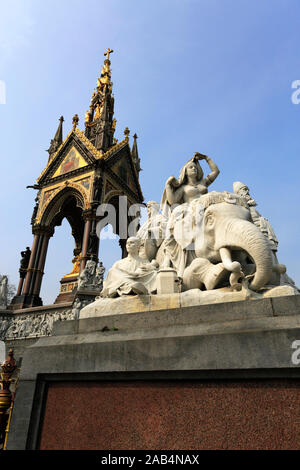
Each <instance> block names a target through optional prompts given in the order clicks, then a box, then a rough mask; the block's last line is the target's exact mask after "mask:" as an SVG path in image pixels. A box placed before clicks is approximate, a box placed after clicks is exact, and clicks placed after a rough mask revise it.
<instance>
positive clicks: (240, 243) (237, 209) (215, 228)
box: [156, 191, 285, 291]
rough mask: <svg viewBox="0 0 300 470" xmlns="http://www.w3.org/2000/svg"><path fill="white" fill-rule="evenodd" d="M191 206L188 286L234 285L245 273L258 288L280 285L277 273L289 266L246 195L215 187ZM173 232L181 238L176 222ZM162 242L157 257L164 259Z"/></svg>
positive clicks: (251, 287) (251, 284)
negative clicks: (278, 257) (280, 261)
mask: <svg viewBox="0 0 300 470" xmlns="http://www.w3.org/2000/svg"><path fill="white" fill-rule="evenodd" d="M188 210H189V213H190V218H191V219H193V220H192V221H191V223H190V227H191V230H189V231H186V233H187V234H188V237H190V243H189V245H188V246H187V241H186V240H185V245H184V248H183V252H184V251H188V250H189V256H186V259H189V261H188V262H187V264H186V267H185V270H184V273H183V289H184V290H189V289H193V288H206V289H207V290H210V289H214V288H216V287H220V284H221V285H223V286H224V285H229V283H230V284H231V285H232V286H233V285H237V284H238V282H239V281H241V279H242V278H243V277H245V276H249V288H250V289H251V290H253V291H258V290H260V289H261V288H262V287H264V286H265V285H267V284H268V285H279V283H280V282H279V281H278V279H279V278H280V276H279V277H278V275H277V277H276V276H274V274H278V273H284V272H285V267H284V266H283V265H277V266H276V265H274V258H273V256H272V250H271V247H270V244H269V242H268V240H267V239H266V237H265V236H264V235H263V234H262V232H261V231H260V230H259V229H258V227H256V226H255V224H254V223H253V222H252V220H251V215H250V210H249V207H248V205H247V202H246V201H245V199H243V198H242V197H240V196H237V195H234V194H232V193H228V192H223V193H218V192H216V191H212V192H210V193H208V194H205V195H203V196H201V197H200V198H198V199H196V200H194V201H192V202H191V203H190V204H189V208H188ZM199 214H201V216H200V217H197V215H199ZM174 232H175V235H174V233H173V237H174V238H175V239H176V227H175V230H174ZM180 243H181V241H180V240H178V245H180ZM163 245H164V244H163ZM163 245H162V246H161V248H160V250H158V253H157V256H156V259H157V260H158V261H161V260H162V258H163V250H164V246H163ZM191 255H192V256H191ZM173 264H174V263H173ZM174 267H175V268H176V266H174ZM274 279H275V281H274Z"/></svg>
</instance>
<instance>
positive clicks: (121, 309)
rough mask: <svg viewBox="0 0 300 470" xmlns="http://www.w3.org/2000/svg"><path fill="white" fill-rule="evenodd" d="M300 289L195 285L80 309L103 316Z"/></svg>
mask: <svg viewBox="0 0 300 470" xmlns="http://www.w3.org/2000/svg"><path fill="white" fill-rule="evenodd" d="M297 294H299V292H298V290H297V289H295V288H293V287H291V286H278V287H274V288H272V289H269V290H264V291H262V292H261V294H257V293H255V292H253V296H252V297H251V291H248V290H246V289H244V288H242V290H240V291H238V292H236V291H233V290H231V288H230V287H224V288H222V289H214V290H210V291H201V290H200V289H191V290H189V291H186V292H181V293H177V294H176V293H174V294H164V295H128V296H123V297H119V298H116V299H102V298H99V299H97V300H95V302H93V303H91V304H89V305H87V306H86V307H84V308H83V309H82V310H81V311H80V319H81V318H91V317H98V316H99V317H102V316H107V315H116V314H122V313H132V312H149V311H154V310H165V309H174V308H184V307H192V306H197V305H208V304H219V303H224V302H240V301H242V300H255V299H259V298H261V299H263V298H268V297H281V296H287V295H297Z"/></svg>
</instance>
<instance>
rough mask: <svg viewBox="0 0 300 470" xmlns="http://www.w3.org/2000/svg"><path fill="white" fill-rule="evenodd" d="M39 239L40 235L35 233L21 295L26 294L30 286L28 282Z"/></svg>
mask: <svg viewBox="0 0 300 470" xmlns="http://www.w3.org/2000/svg"><path fill="white" fill-rule="evenodd" d="M39 241H40V235H39V234H35V236H34V239H33V244H32V250H31V256H30V260H29V264H28V268H27V274H26V278H25V284H24V289H23V295H26V294H28V292H29V288H30V282H31V278H32V273H33V267H34V264H35V260H36V254H37V249H38V245H39Z"/></svg>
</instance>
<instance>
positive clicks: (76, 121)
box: [72, 114, 79, 131]
mask: <svg viewBox="0 0 300 470" xmlns="http://www.w3.org/2000/svg"><path fill="white" fill-rule="evenodd" d="M72 122H73V130H74V131H75V129H76V127H77V124H78V123H79V117H78V114H75V115H74V117H73V120H72Z"/></svg>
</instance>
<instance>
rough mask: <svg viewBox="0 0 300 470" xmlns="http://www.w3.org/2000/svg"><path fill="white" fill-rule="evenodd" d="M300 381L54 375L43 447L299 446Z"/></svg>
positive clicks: (183, 447)
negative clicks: (95, 379) (101, 379)
mask: <svg viewBox="0 0 300 470" xmlns="http://www.w3.org/2000/svg"><path fill="white" fill-rule="evenodd" d="M299 448H300V381H298V380H296V379H295V380H290V379H280V380H277V379H276V380H247V381H244V380H240V381H237V380H219V381H217V380H215V381H211V380H210V381H203V380H191V381H186V380H181V381H134V382H133V381H131V382H85V383H83V382H56V383H51V384H50V385H49V388H48V394H47V399H46V408H45V414H44V420H43V426H42V431H41V441H40V449H49V450H50V449H56V450H58V449H65V450H67V449H77V450H116V449H126V450H132V449H133V450H138V449H144V450H151V449H155V450H167V449H170V450H201V449H299Z"/></svg>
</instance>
